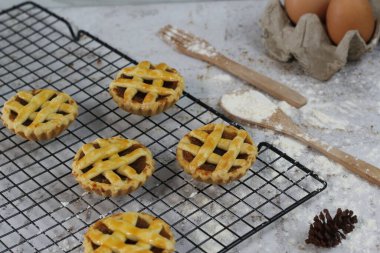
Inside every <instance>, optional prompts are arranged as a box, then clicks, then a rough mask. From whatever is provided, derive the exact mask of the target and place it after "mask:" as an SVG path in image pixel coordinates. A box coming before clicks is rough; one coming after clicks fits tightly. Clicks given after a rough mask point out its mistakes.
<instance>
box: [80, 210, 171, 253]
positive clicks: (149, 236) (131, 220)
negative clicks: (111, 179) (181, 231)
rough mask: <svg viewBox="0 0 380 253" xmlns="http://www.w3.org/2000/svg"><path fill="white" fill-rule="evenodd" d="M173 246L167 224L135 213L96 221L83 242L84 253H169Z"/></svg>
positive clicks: (149, 216) (147, 215)
mask: <svg viewBox="0 0 380 253" xmlns="http://www.w3.org/2000/svg"><path fill="white" fill-rule="evenodd" d="M174 245H175V240H174V236H173V233H172V231H171V229H170V227H169V225H168V224H166V223H165V222H164V221H162V220H161V219H159V218H155V217H153V216H151V215H149V214H144V213H136V212H126V213H118V214H113V215H110V216H108V217H106V218H104V219H101V220H99V221H97V222H96V223H95V224H93V225H92V226H90V228H89V229H88V231H87V232H86V234H85V235H84V241H83V246H84V252H85V253H92V252H99V253H101V252H104V253H112V252H119V253H122V252H123V253H172V252H174V250H175V249H174Z"/></svg>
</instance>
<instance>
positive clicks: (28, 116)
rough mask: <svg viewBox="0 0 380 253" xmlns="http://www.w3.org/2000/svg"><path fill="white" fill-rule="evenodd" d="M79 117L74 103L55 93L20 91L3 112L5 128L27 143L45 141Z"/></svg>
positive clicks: (52, 91)
mask: <svg viewBox="0 0 380 253" xmlns="http://www.w3.org/2000/svg"><path fill="white" fill-rule="evenodd" d="M77 115H78V106H77V104H76V102H75V101H74V100H73V99H72V98H71V97H70V96H69V95H67V94H65V93H62V92H58V91H55V90H47V89H45V90H32V91H19V92H18V93H17V94H16V95H15V96H14V97H12V98H11V99H9V100H8V101H7V102H6V103H5V105H4V107H3V111H2V120H3V123H4V125H5V126H6V127H8V128H9V129H10V130H12V131H13V132H15V133H16V134H18V135H20V136H22V137H23V138H26V139H28V140H47V139H51V138H54V137H56V136H57V135H59V134H60V133H61V132H62V131H63V130H65V129H66V128H67V127H68V126H69V125H70V124H71V122H72V121H74V119H75V118H76V116H77Z"/></svg>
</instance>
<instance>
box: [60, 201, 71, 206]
mask: <svg viewBox="0 0 380 253" xmlns="http://www.w3.org/2000/svg"><path fill="white" fill-rule="evenodd" d="M61 204H62V206H67V205H68V204H69V202H61Z"/></svg>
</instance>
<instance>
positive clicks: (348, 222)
mask: <svg viewBox="0 0 380 253" xmlns="http://www.w3.org/2000/svg"><path fill="white" fill-rule="evenodd" d="M334 222H335V224H336V225H337V227H338V228H339V229H342V230H343V232H344V233H345V234H348V233H350V232H352V230H354V228H355V226H354V225H353V224H355V223H358V218H357V217H356V215H355V216H354V212H353V211H351V210H348V209H346V210H344V211H342V209H340V208H338V210H337V211H336V215H335V217H334Z"/></svg>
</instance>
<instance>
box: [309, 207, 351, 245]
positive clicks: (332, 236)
mask: <svg viewBox="0 0 380 253" xmlns="http://www.w3.org/2000/svg"><path fill="white" fill-rule="evenodd" d="M323 212H324V213H325V214H323ZM323 212H321V213H320V214H319V216H315V217H314V223H313V224H312V225H310V230H309V237H308V238H307V239H306V243H312V244H314V245H316V246H319V247H325V248H330V247H335V246H336V245H338V244H339V243H340V242H341V236H342V234H341V233H340V232H339V230H338V227H337V226H336V224H335V223H334V220H333V219H332V218H331V215H330V213H329V211H328V210H327V209H324V210H323ZM343 236H344V235H343Z"/></svg>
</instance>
